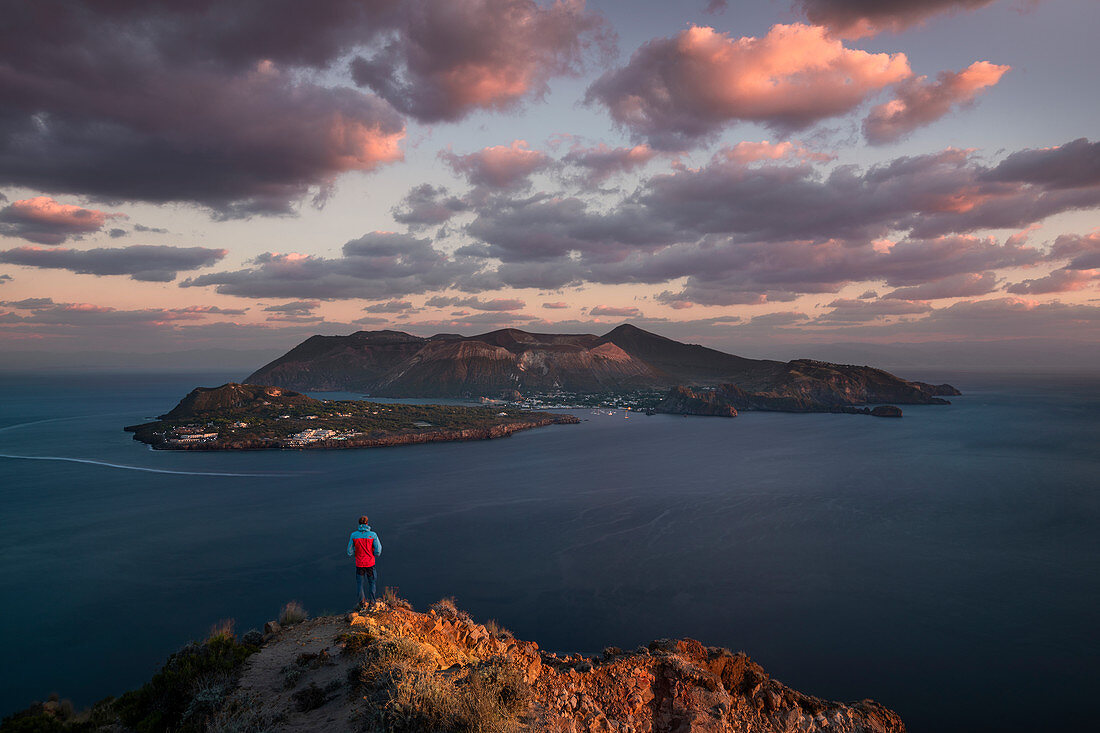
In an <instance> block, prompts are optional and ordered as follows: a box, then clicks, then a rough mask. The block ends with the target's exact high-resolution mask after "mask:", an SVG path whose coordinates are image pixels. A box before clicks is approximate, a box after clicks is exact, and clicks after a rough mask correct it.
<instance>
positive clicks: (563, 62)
mask: <svg viewBox="0 0 1100 733" xmlns="http://www.w3.org/2000/svg"><path fill="white" fill-rule="evenodd" d="M612 46H613V41H612V36H611V34H610V32H609V31H608V29H607V27H606V25H605V22H604V21H603V19H602V18H601V17H600V16H598V15H596V14H595V13H591V12H589V11H587V10H586V9H585V7H584V3H578V2H558V3H554V4H553V5H548V6H546V5H537V4H535V3H533V2H527V1H525V0H435V1H432V0H419V1H417V0H412V1H410V2H407V3H402V4H401V12H399V13H398V14H397V16H396V23H395V25H394V28H393V31H392V32H391V33H390V34H388V35H386V36H384V37H383V38H381V39H379V42H378V43H377V44H375V48H374V49H373V50H372V52H370V53H368V54H365V55H361V56H357V57H355V58H354V59H353V60H352V62H351V76H352V78H353V79H354V80H355V82H356V83H357V84H359V85H360V86H364V87H369V88H371V89H372V90H373V91H374V92H376V93H377V94H379V95H380V96H382V97H383V98H385V99H386V100H388V101H389V102H390V103H391V104H393V105H394V106H395V107H396V108H397V109H399V110H401V111H402V112H404V113H406V114H409V115H411V116H413V117H415V118H417V119H419V120H422V121H426V122H439V121H443V120H458V119H461V118H463V117H465V116H466V115H468V114H469V113H470V112H472V111H474V110H476V109H509V108H513V107H515V106H517V105H518V104H520V103H521V102H522V101H524V100H526V99H529V98H532V97H539V96H541V95H543V94H544V93H545V92H546V91H547V90H548V82H549V80H550V79H551V78H553V77H556V76H562V75H572V74H575V73H577V72H579V70H580V68H581V66H582V62H583V60H584V56H585V54H586V52H587V51H588V50H589V49H590V48H596V49H599V50H601V51H603V52H604V53H605V54H606V53H608V52H610V50H611V48H612Z"/></svg>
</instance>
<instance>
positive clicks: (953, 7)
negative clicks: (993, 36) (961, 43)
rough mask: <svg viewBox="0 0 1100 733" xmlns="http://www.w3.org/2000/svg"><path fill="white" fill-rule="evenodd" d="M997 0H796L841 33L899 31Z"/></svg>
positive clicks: (817, 20)
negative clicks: (941, 14)
mask: <svg viewBox="0 0 1100 733" xmlns="http://www.w3.org/2000/svg"><path fill="white" fill-rule="evenodd" d="M992 2H994V0H890V2H884V0H796V4H797V5H799V6H801V8H802V9H803V11H804V12H805V13H806V17H807V18H808V19H809V20H810V21H811V22H813V23H816V24H818V25H824V26H828V27H829V28H830V29H832V30H833V31H834V32H835V33H838V34H841V35H854V36H862V35H870V34H873V33H877V32H879V31H883V30H894V31H900V30H903V29H905V28H908V27H909V26H912V25H916V24H918V23H920V22H922V21H924V20H925V19H927V18H930V17H932V16H934V15H937V14H940V13H948V12H953V11H954V12H957V11H960V10H976V9H978V8H981V7H984V6H986V5H989V4H990V3H992Z"/></svg>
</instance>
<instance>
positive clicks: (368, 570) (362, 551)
mask: <svg viewBox="0 0 1100 733" xmlns="http://www.w3.org/2000/svg"><path fill="white" fill-rule="evenodd" d="M353 555H354V556H355V587H356V588H357V589H358V591H359V607H360V608H362V607H364V606H366V605H367V595H369V596H370V606H371V608H373V607H374V606H375V604H377V602H378V592H377V587H376V585H375V579H374V561H375V558H377V557H380V556H381V555H382V541H381V540H379V539H378V534H377V533H375V532H372V531H371V528H370V525H369V524H367V517H366V515H365V514H364V515H363V516H361V517H359V528H358V529H357V530H355V531H354V532H352V533H351V538H350V539H349V540H348V557H351V556H353ZM364 579H365V580H366V585H367V587H366V589H365V590H366V592H364V588H363V581H364Z"/></svg>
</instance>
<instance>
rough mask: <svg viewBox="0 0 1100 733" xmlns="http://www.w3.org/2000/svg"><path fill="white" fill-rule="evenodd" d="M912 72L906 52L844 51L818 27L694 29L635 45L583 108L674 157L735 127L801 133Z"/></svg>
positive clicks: (594, 88) (590, 93)
mask: <svg viewBox="0 0 1100 733" xmlns="http://www.w3.org/2000/svg"><path fill="white" fill-rule="evenodd" d="M911 74H912V72H911V71H910V68H909V61H908V59H907V58H906V56H905V54H902V53H896V54H888V53H869V52H867V51H861V50H857V49H850V48H845V47H844V45H843V43H842V42H841V41H839V40H837V39H835V38H831V37H829V36H828V35H827V33H826V30H825V29H824V28H821V27H818V26H810V25H803V24H792V25H775V26H772V28H771V30H770V31H769V32H768V34H767V35H766V36H764V37H763V38H755V37H751V36H746V37H743V38H731V37H730V36H729V35H728V34H726V33H721V32H718V31H716V30H715V29H713V28H707V27H701V26H693V27H691V28H689V29H688V30H685V31H682V32H680V33H678V34H677V35H675V36H673V37H671V38H657V39H654V40H652V41H649V42H648V43H646V44H644V45H643V46H642V47H641V48H639V49H638V50H637V51H636V52H635V53H634V55H633V56H632V57H631V59H630V61H629V62H628V63H627V65H626V66H624V67H622V68H619V69H615V70H613V71H609V72H607V73H606V74H604V75H603V76H602V77H600V78H599V79H598V80H596V82H595V83H594V84H593V85H592V86H591V87H590V88H589V90H588V94H587V100H588V101H589V102H593V101H595V102H599V103H601V104H603V105H605V106H606V107H607V108H608V110H609V111H610V113H611V116H612V118H613V119H614V120H615V121H616V122H617V123H619V124H620V125H622V126H624V127H626V128H627V129H629V130H630V131H631V132H632V133H633V134H634V135H635V136H638V137H643V138H646V139H647V140H648V141H649V142H650V144H652V145H654V146H655V147H658V148H661V149H672V150H677V149H683V148H685V147H688V146H689V145H690V144H692V143H694V142H698V141H699V140H700V139H701V138H707V137H710V136H713V135H714V134H716V133H717V132H718V131H719V130H721V129H722V127H724V126H725V125H727V124H729V123H731V122H734V121H752V122H760V123H763V124H766V125H769V126H771V127H773V128H776V129H779V130H781V131H790V130H798V129H803V128H805V127H808V126H810V125H812V124H813V123H815V122H817V121H819V120H822V119H825V118H828V117H835V116H837V115H841V114H844V113H846V112H849V111H851V110H852V109H854V108H856V107H857V106H859V104H861V103H862V102H863V101H864V100H865V99H866V98H867V97H868V96H869V95H870V94H872V93H874V92H877V91H878V90H880V89H882V88H883V87H886V86H889V85H891V84H896V83H897V82H900V81H902V80H904V79H907V78H908V77H909V76H911Z"/></svg>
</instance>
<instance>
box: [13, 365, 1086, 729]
mask: <svg viewBox="0 0 1100 733" xmlns="http://www.w3.org/2000/svg"><path fill="white" fill-rule="evenodd" d="M906 376H912V377H914V378H920V379H928V380H934V381H937V382H938V381H942V380H950V381H952V383H954V384H956V385H957V386H959V387H960V388H961V389H963V391H964V392H966V395H965V396H964V397H961V398H957V399H955V404H954V405H952V406H950V407H906V408H905V414H906V417H905V418H903V419H902V420H896V421H890V420H876V419H872V418H867V417H863V416H851V415H784V414H753V413H748V414H744V415H742V416H741V417H739V418H737V419H735V420H723V419H717V418H710V419H708V418H679V417H672V416H653V417H644V416H641V415H636V416H634V417H632V418H630V419H623V418H622V417H621V413H620V416H617V417H607V416H594V415H591V414H589V413H588V411H579V412H578V413H577V414H579V415H580V416H581V417H585V418H588V420H587V421H586V422H583V423H582V424H580V425H573V426H569V425H566V426H553V427H549V428H544V429H540V430H534V431H530V432H524V433H520V434H517V435H515V436H513V437H511V438H508V439H506V440H499V441H487V442H477V443H452V444H440V445H426V446H410V447H402V448H392V449H368V450H349V451H335V452H263V453H237V454H232V453H225V454H203V453H171V452H153V451H150V450H148V449H147V448H146V447H145V446H142V445H140V444H138V443H136V442H134V441H133V440H131V437H130V435H129V434H127V433H123V432H122V431H121V429H120V428H121V427H122V426H123V425H127V424H131V423H134V422H139V421H143V420H144V419H146V418H147V417H149V416H153V415H156V414H159V413H161V412H163V411H165V410H167V409H168V408H170V407H171V406H172V405H174V404H175V402H176V401H177V400H178V399H179V398H180V397H181V396H182V395H183V394H185V393H186V392H187V391H188V390H190V389H191V388H192V387H193V386H195V385H196V384H209V385H214V384H220V383H222V382H224V381H227V380H228V379H231V378H234V377H239V375H230V374H226V375H221V374H217V375H215V374H203V375H195V374H184V375H156V376H151V375H66V376H50V375H45V376H43V375H12V374H6V375H0V453H2V454H5V455H10V456H35V457H48V458H50V460H27V459H23V458H0V500H2V502H3V512H2V513H0V593H2V594H3V604H2V606H0V608H3V611H4V619H3V624H2V626H0V629H2V630H0V635H2V638H0V648H2V649H3V650H4V658H5V660H6V661H5V663H4V664H3V665H2V666H0V677H2V682H3V684H0V714H7V713H9V712H11V711H13V710H16V709H19V708H22V707H23V706H25V705H26V704H28V703H29V702H30V701H31V700H34V699H42V698H43V697H44V696H45V695H46V694H48V693H49V692H51V691H57V692H59V693H61V694H62V695H63V696H66V697H70V698H72V699H73V700H74V702H76V704H77V705H78V706H81V705H87V704H90V703H91V702H94V701H95V700H96V699H99V698H101V697H103V696H106V695H108V694H118V693H119V692H122V691H124V690H126V689H128V688H131V687H134V686H136V685H139V684H140V683H142V682H143V681H144V680H145V679H147V678H148V676H149V675H150V673H151V672H152V671H154V670H155V669H156V668H157V667H158V666H159V665H160V664H161V663H162V662H163V660H164V658H165V657H166V656H167V655H168V654H169V653H170V652H171V651H173V650H174V649H176V648H178V647H179V646H181V645H182V644H184V643H185V642H186V641H188V640H189V639H192V638H195V637H199V636H201V635H203V634H204V633H205V632H206V631H207V630H208V629H209V627H210V626H211V625H212V624H213V623H214V622H216V621H218V620H219V619H223V618H227V617H228V618H234V619H236V621H237V628H238V629H239V630H241V631H244V630H247V629H248V628H251V627H259V626H261V625H262V624H263V622H264V621H265V620H268V619H270V618H273V617H274V616H275V615H276V614H277V613H278V610H279V608H280V607H281V606H282V605H283V604H284V603H286V602H287V601H289V600H291V599H295V600H298V601H300V602H302V603H303V605H305V606H306V608H307V609H308V610H310V611H311V612H313V613H323V612H337V611H343V610H346V609H347V608H349V607H350V605H351V604H352V602H353V600H354V590H355V586H354V577H353V573H352V572H351V568H350V566H349V560H348V559H347V557H346V556H345V554H344V548H345V546H346V542H347V535H348V533H349V532H350V531H351V529H353V525H354V520H355V518H356V517H357V516H358V515H359V514H362V513H364V512H365V513H368V514H370V516H371V522H372V525H373V526H374V529H375V530H377V531H378V532H379V534H380V535H381V537H382V539H383V542H384V544H385V553H384V556H383V558H382V560H381V562H380V565H379V574H380V579H381V581H382V583H383V584H389V585H395V586H398V587H399V588H400V593H401V594H402V595H403V596H405V597H407V598H409V599H410V600H411V601H412V602H413V603H414V604H415V605H416V606H417V607H424V606H426V605H427V604H428V603H430V602H432V601H434V600H436V599H438V598H440V597H442V596H448V595H454V596H456V597H457V599H458V601H459V604H460V605H461V606H462V607H464V608H466V609H468V610H469V611H470V612H471V613H472V614H473V615H474V616H475V618H480V619H482V620H484V619H487V618H495V619H497V620H499V621H500V623H501V624H502V625H505V626H507V627H509V628H511V629H512V630H513V631H514V632H515V633H516V634H517V635H519V636H520V637H523V638H530V639H535V640H537V641H538V642H539V643H540V645H542V646H543V647H544V648H548V649H552V650H561V651H584V652H596V651H599V650H600V649H602V648H603V647H604V646H609V645H615V646H620V647H623V648H632V647H634V646H637V645H638V644H643V643H646V642H648V641H649V640H651V639H654V638H659V637H679V636H691V637H696V638H698V639H701V640H703V641H704V643H707V644H713V645H721V646H728V647H731V648H733V649H742V650H745V651H746V652H748V653H749V654H750V655H751V656H752V657H753V658H755V659H756V660H757V661H759V662H760V663H761V664H763V665H764V667H765V668H766V669H767V670H768V671H769V672H770V673H771V674H772V675H773V676H775V677H776V678H778V679H780V680H782V681H783V682H786V683H787V684H790V685H792V686H794V687H796V688H798V689H800V690H802V691H804V692H807V693H810V694H814V695H818V696H822V697H826V698H830V699H841V700H855V699H860V698H864V697H872V698H875V699H877V700H879V701H880V702H882V703H884V704H886V705H888V706H890V707H893V708H895V709H896V710H898V711H899V712H900V713H901V715H902V716H903V718H904V719H905V720H906V721H907V722H908V724H909V726H910V730H912V731H917V732H918V733H919V732H921V731H947V730H956V731H976V730H1030V729H1036V728H1051V727H1056V726H1057V725H1063V726H1071V725H1079V726H1083V724H1084V723H1085V721H1088V720H1093V719H1094V717H1095V715H1094V712H1093V710H1092V705H1091V700H1092V697H1093V695H1094V692H1095V683H1096V681H1097V677H1096V672H1095V664H1096V661H1097V659H1098V658H1100V635H1097V633H1096V631H1095V620H1096V608H1097V606H1098V603H1100V532H1098V531H1097V527H1098V523H1097V520H1098V518H1100V494H1098V488H1100V482H1098V480H1097V476H1098V469H1100V450H1098V446H1100V379H1098V378H1096V377H1066V376H1060V377H1052V376H1049V375H1030V376H1015V377H1013V376H990V375H979V374H930V373H920V374H911V375H910V374H908V373H907V374H906ZM54 458H66V459H79V460H81V461H96V462H101V463H107V464H115V465H113V466H108V465H99V464H97V463H81V462H74V461H70V460H66V461H61V460H53V459H54ZM120 466H122V467H120ZM124 467H130V468H124ZM133 468H143V469H154V470H155V471H168V472H179V473H157V472H150V471H138V470H132V469H133ZM192 472H193V473H194V474H206V475H191V473H192ZM210 474H217V475H210Z"/></svg>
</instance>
